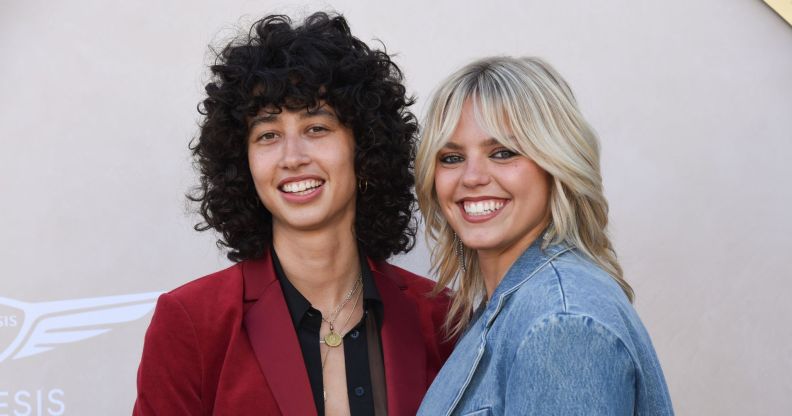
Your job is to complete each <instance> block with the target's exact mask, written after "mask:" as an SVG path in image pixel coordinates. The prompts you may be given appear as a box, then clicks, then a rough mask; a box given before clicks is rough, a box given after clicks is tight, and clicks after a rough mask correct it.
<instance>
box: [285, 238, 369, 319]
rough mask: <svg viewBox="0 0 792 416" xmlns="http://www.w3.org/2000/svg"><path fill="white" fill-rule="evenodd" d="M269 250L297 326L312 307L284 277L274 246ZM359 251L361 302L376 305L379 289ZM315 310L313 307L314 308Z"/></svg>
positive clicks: (364, 258) (361, 252)
mask: <svg viewBox="0 0 792 416" xmlns="http://www.w3.org/2000/svg"><path fill="white" fill-rule="evenodd" d="M270 252H271V254H272V266H273V268H274V269H275V275H276V277H277V279H278V281H279V282H280V284H281V288H282V289H283V297H284V298H285V299H286V306H287V307H288V309H289V314H290V315H291V318H292V322H293V323H294V327H295V328H296V327H298V326H299V325H300V323H301V322H302V320H303V318H304V317H305V314H306V313H308V312H309V311H310V310H311V309H313V307H312V306H311V303H310V302H308V299H306V298H305V296H303V295H302V293H300V291H299V290H297V288H296V287H294V285H293V284H292V283H291V282H290V281H289V279H287V278H286V273H284V271H283V267H282V266H281V264H280V260H279V259H278V254H277V253H276V252H275V248H274V247H270ZM358 252H359V253H360V256H359V258H360V271H361V274H362V276H361V278H362V279H363V302H364V305H377V304H380V303H382V299H381V298H380V294H379V291H378V290H377V285H375V284H374V278H373V277H372V275H371V269H370V268H369V264H368V262H367V261H366V256H365V255H364V254H363V251H362V250H360V249H358ZM314 310H315V309H314Z"/></svg>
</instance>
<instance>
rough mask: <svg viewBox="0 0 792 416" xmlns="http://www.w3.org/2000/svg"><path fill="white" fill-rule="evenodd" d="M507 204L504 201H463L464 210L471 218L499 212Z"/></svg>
mask: <svg viewBox="0 0 792 416" xmlns="http://www.w3.org/2000/svg"><path fill="white" fill-rule="evenodd" d="M505 204H506V200H504V199H485V200H481V201H462V204H461V205H462V209H464V210H465V214H467V215H470V216H471V217H482V216H485V215H490V214H492V213H495V212H498V210H500V209H501V208H503V206H504V205H505Z"/></svg>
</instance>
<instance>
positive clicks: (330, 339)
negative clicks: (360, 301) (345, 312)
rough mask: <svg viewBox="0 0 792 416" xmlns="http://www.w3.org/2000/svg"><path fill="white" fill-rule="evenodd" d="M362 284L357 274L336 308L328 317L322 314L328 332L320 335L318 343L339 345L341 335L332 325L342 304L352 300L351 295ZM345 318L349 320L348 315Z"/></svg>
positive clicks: (360, 277) (332, 345) (331, 345)
mask: <svg viewBox="0 0 792 416" xmlns="http://www.w3.org/2000/svg"><path fill="white" fill-rule="evenodd" d="M362 286H363V277H362V276H358V278H357V280H355V285H354V286H352V289H350V290H349V292H348V293H347V294H346V296H345V298H344V300H343V301H342V302H341V304H339V305H338V306H337V307H336V309H335V310H334V311H333V313H332V314H331V315H330V316H329V319H325V317H324V316H322V320H323V321H325V322H327V324H328V325H329V326H330V332H328V333H327V334H325V336H324V337H322V339H321V341H320V343H322V344H325V345H327V346H328V347H337V346H339V345H341V342H342V341H343V338H341V336H340V335H338V333H337V332H335V326H334V324H335V321H336V319H337V318H338V314H339V313H340V312H341V310H342V309H344V306H346V305H347V303H349V301H350V300H352V296H353V295H354V294H355V293H357V291H358V289H359V288H361V287H362ZM355 305H357V301H355ZM350 316H351V314H350ZM347 320H349V317H347Z"/></svg>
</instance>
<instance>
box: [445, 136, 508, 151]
mask: <svg viewBox="0 0 792 416" xmlns="http://www.w3.org/2000/svg"><path fill="white" fill-rule="evenodd" d="M500 144H501V142H500V141H498V139H496V138H494V137H490V138H489V139H487V140H486V141H484V143H481V145H480V147H492V146H499V145H500ZM443 148H446V149H451V150H462V146H461V145H459V144H456V143H454V142H446V144H444V145H443Z"/></svg>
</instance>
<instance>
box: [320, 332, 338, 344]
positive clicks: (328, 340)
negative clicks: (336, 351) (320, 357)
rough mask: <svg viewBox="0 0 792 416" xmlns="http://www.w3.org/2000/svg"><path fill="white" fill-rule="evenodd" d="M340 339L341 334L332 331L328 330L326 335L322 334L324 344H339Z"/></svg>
mask: <svg viewBox="0 0 792 416" xmlns="http://www.w3.org/2000/svg"><path fill="white" fill-rule="evenodd" d="M341 341H342V339H341V336H340V335H338V334H336V333H335V332H333V331H330V332H328V333H327V335H325V336H324V342H325V345H327V346H328V347H337V346H339V345H341Z"/></svg>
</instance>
